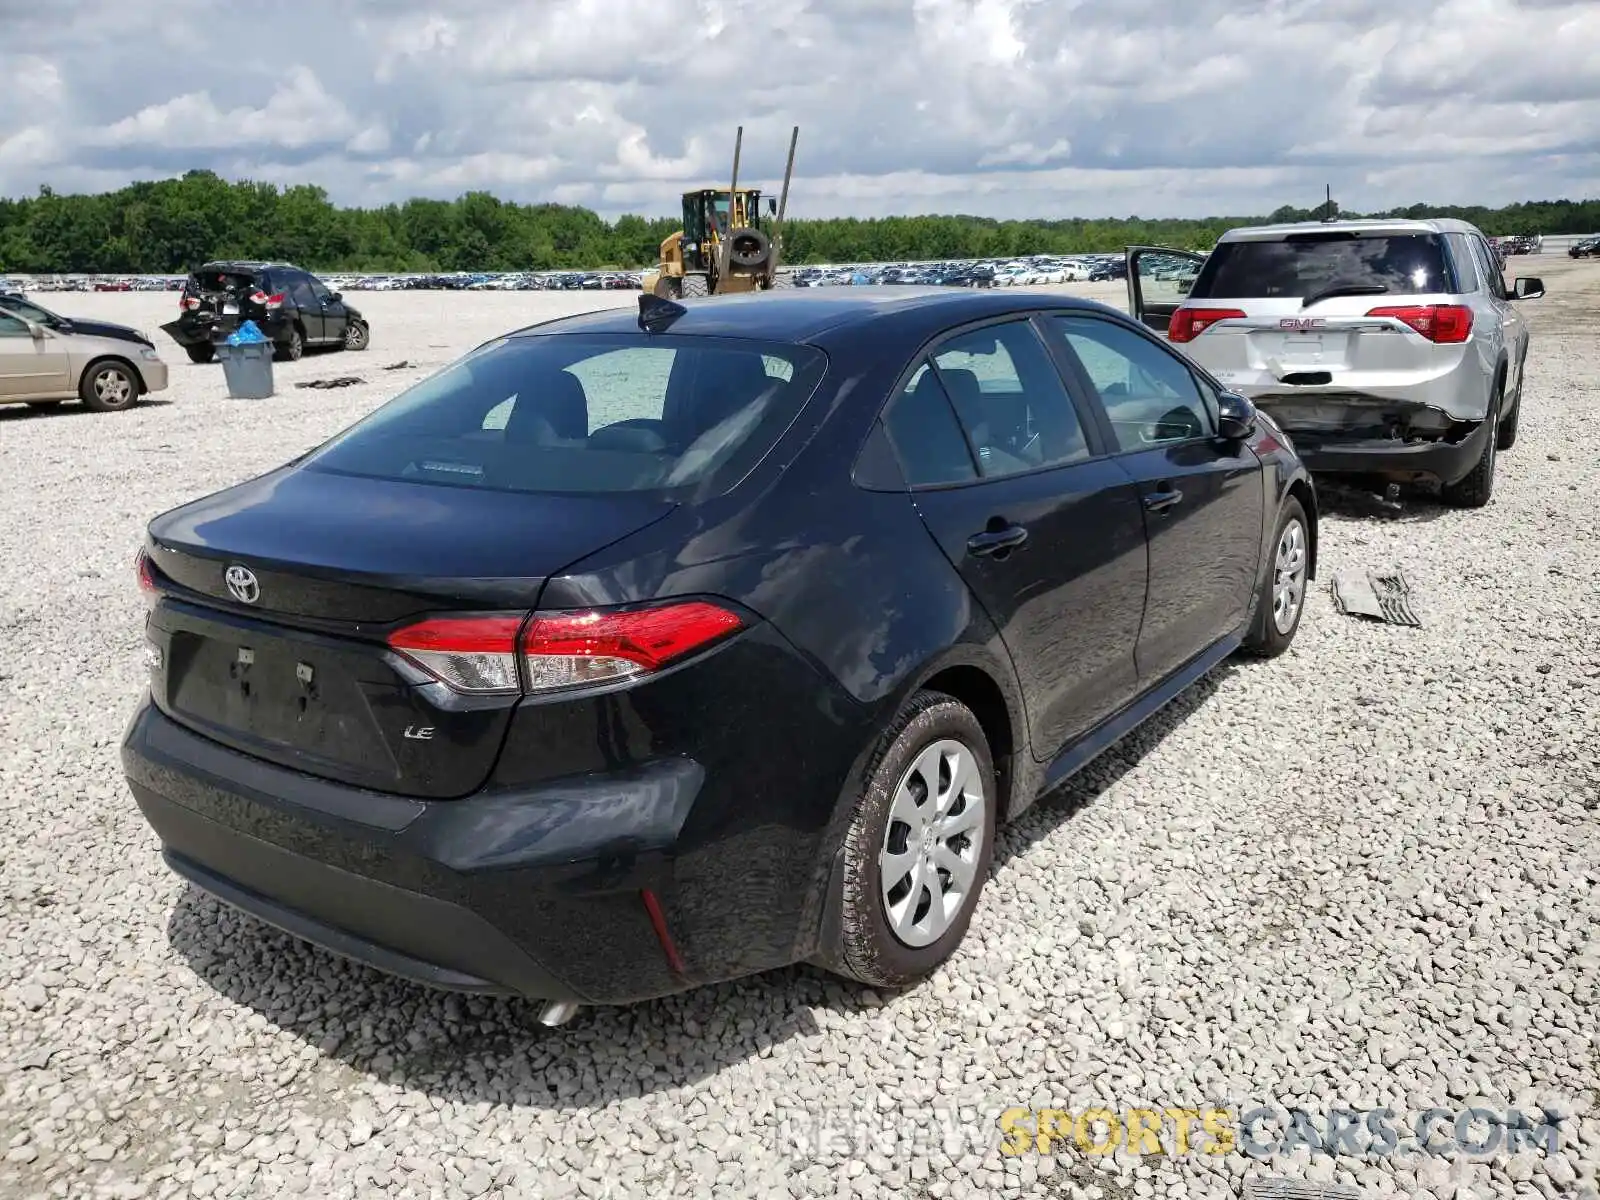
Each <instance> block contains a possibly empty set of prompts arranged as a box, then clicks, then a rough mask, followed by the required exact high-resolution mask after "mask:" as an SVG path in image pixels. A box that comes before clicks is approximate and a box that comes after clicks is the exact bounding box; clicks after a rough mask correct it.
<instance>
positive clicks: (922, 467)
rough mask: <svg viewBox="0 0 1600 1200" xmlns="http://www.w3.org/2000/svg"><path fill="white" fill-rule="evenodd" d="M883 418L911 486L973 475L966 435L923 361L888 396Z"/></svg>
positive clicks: (975, 473) (955, 480) (965, 479)
mask: <svg viewBox="0 0 1600 1200" xmlns="http://www.w3.org/2000/svg"><path fill="white" fill-rule="evenodd" d="M883 423H884V427H885V428H886V429H888V431H889V440H890V441H891V442H893V443H894V449H895V453H896V454H897V455H898V456H899V458H900V469H901V471H902V472H903V473H904V475H905V478H906V482H907V483H909V484H910V485H911V486H912V487H928V486H930V485H934V484H941V483H966V482H968V481H970V480H973V479H976V478H977V477H978V468H977V467H976V466H975V465H974V464H973V461H972V452H971V451H970V450H969V449H968V448H967V436H966V434H964V433H962V432H961V426H960V425H959V424H957V423H956V414H955V410H954V409H952V408H951V407H950V400H949V398H948V397H947V396H946V395H945V392H944V388H943V387H942V386H940V383H939V376H938V375H936V374H935V373H934V371H933V368H931V367H930V366H929V365H928V364H927V362H926V361H924V362H923V363H922V365H921V366H919V367H918V368H917V370H916V373H915V374H914V375H912V377H911V381H910V382H909V383H907V384H906V386H905V389H904V390H903V391H901V393H900V394H899V395H898V396H896V397H895V398H894V403H892V404H891V405H890V406H889V411H888V413H887V414H886V415H885V417H884V421H883Z"/></svg>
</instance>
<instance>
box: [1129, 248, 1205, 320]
mask: <svg viewBox="0 0 1600 1200" xmlns="http://www.w3.org/2000/svg"><path fill="white" fill-rule="evenodd" d="M1125 254H1126V258H1127V262H1128V313H1129V315H1130V316H1132V317H1133V319H1134V320H1135V321H1138V322H1139V323H1140V324H1143V325H1148V326H1149V327H1150V328H1151V329H1154V330H1155V331H1156V332H1157V333H1163V334H1164V333H1166V331H1167V322H1168V321H1170V320H1171V319H1172V314H1173V313H1174V312H1176V311H1177V308H1178V305H1180V304H1182V303H1183V302H1184V300H1185V299H1187V298H1188V295H1189V290H1190V288H1191V287H1192V286H1193V285H1194V280H1195V276H1196V275H1198V274H1199V272H1200V267H1201V265H1202V264H1203V263H1204V262H1205V260H1206V256H1205V255H1204V254H1195V253H1193V252H1192V251H1189V250H1173V249H1171V248H1170V247H1167V246H1129V247H1128V249H1127V251H1126V252H1125Z"/></svg>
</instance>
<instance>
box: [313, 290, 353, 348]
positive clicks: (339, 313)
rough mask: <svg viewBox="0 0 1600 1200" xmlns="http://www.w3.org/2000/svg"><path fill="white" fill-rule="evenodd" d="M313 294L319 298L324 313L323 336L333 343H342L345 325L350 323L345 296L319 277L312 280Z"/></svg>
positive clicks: (318, 306)
mask: <svg viewBox="0 0 1600 1200" xmlns="http://www.w3.org/2000/svg"><path fill="white" fill-rule="evenodd" d="M311 294H312V295H313V296H315V297H316V298H317V308H318V309H319V310H320V311H321V313H322V336H323V337H325V338H327V339H328V341H329V342H330V343H332V344H335V345H338V344H342V343H343V342H344V331H345V326H347V325H348V324H349V323H350V316H349V313H347V312H346V311H345V307H344V298H343V297H342V296H340V295H339V294H338V293H337V292H330V291H329V290H328V289H327V288H326V287H325V286H324V285H323V283H322V281H321V280H319V279H312V280H311Z"/></svg>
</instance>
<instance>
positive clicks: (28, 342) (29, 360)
mask: <svg viewBox="0 0 1600 1200" xmlns="http://www.w3.org/2000/svg"><path fill="white" fill-rule="evenodd" d="M65 345H66V343H65V342H63V341H62V340H61V339H60V338H59V337H56V336H55V335H54V334H52V333H51V332H50V331H49V330H47V329H42V328H41V329H40V336H38V337H34V336H33V334H32V332H30V331H29V329H28V323H27V322H26V321H24V320H23V319H22V318H21V317H18V316H15V315H13V314H11V313H8V312H0V397H3V398H5V399H8V400H18V399H22V398H23V397H27V396H41V397H42V396H67V395H71V393H72V379H71V372H70V363H69V362H68V358H67V351H66V349H65Z"/></svg>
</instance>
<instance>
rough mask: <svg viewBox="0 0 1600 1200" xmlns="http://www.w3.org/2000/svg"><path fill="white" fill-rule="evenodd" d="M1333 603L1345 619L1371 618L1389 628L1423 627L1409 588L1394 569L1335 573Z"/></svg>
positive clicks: (1402, 576) (1403, 577) (1403, 578)
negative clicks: (1386, 624)
mask: <svg viewBox="0 0 1600 1200" xmlns="http://www.w3.org/2000/svg"><path fill="white" fill-rule="evenodd" d="M1333 602H1334V604H1336V605H1337V606H1338V608H1339V611H1340V612H1342V613H1344V614H1345V615H1346V616H1353V617H1371V618H1372V619H1373V620H1376V621H1384V622H1387V623H1388V624H1390V625H1411V626H1417V625H1421V624H1422V620H1421V618H1419V617H1418V616H1417V614H1416V611H1415V610H1414V609H1413V608H1412V607H1411V585H1410V584H1409V583H1408V582H1406V577H1405V576H1404V575H1402V574H1401V573H1400V572H1399V571H1396V570H1387V571H1338V572H1335V573H1334V576H1333Z"/></svg>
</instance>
